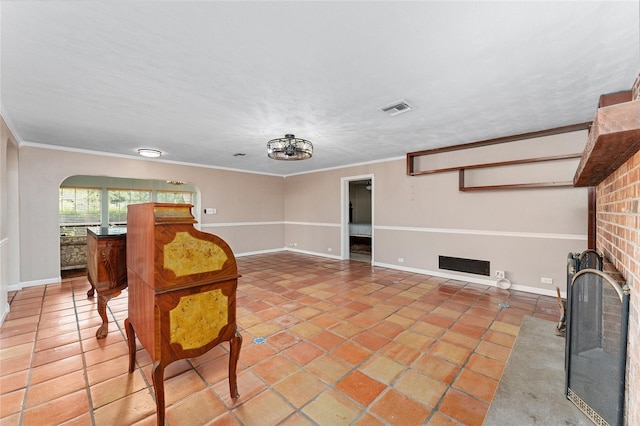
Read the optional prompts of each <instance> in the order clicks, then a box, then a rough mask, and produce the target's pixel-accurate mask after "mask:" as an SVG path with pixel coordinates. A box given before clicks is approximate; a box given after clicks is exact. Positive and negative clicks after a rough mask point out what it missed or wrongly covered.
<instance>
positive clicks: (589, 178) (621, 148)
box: [573, 100, 640, 187]
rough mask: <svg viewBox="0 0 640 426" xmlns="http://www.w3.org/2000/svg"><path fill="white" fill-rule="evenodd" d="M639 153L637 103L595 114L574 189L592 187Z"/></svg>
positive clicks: (603, 109)
mask: <svg viewBox="0 0 640 426" xmlns="http://www.w3.org/2000/svg"><path fill="white" fill-rule="evenodd" d="M638 150H640V100H637V101H631V102H624V103H620V104H615V105H611V106H607V107H603V108H599V109H598V111H597V112H596V116H595V119H594V121H593V125H592V126H591V130H590V132H589V137H588V139H587V145H586V147H585V150H584V153H583V155H582V158H581V160H580V164H578V169H577V170H576V174H575V176H574V178H573V183H574V186H580V187H585V186H596V185H598V184H599V183H600V182H602V181H603V180H604V179H605V178H606V177H607V176H609V175H610V174H611V173H613V172H614V171H615V170H617V169H618V167H620V166H621V165H622V164H624V163H625V162H626V161H627V160H628V159H629V158H631V156H633V155H634V154H635V153H636V152H638Z"/></svg>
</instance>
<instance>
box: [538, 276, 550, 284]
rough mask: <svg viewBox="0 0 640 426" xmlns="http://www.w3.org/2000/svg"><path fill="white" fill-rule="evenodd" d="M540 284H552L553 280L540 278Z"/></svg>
mask: <svg viewBox="0 0 640 426" xmlns="http://www.w3.org/2000/svg"><path fill="white" fill-rule="evenodd" d="M540 282H541V283H542V284H553V278H546V277H542V278H540Z"/></svg>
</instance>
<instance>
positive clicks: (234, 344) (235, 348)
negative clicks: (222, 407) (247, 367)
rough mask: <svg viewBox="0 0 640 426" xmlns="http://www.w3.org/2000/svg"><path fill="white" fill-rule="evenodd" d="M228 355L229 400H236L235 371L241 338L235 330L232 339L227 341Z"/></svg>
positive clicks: (236, 384)
mask: <svg viewBox="0 0 640 426" xmlns="http://www.w3.org/2000/svg"><path fill="white" fill-rule="evenodd" d="M229 346H230V353H229V392H230V393H231V398H234V399H235V398H238V397H239V396H240V394H239V393H238V381H237V375H236V370H237V367H238V358H240V348H241V347H242V336H241V335H240V333H238V330H237V329H236V331H235V333H234V335H233V337H232V338H231V340H230V341H229Z"/></svg>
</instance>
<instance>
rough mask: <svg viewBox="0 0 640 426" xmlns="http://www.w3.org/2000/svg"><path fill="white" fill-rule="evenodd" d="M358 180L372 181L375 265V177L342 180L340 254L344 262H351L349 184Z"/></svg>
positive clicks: (351, 177) (372, 230)
mask: <svg viewBox="0 0 640 426" xmlns="http://www.w3.org/2000/svg"><path fill="white" fill-rule="evenodd" d="M357 180H370V181H371V264H372V265H373V264H374V255H375V246H374V241H375V227H374V224H375V208H374V206H375V191H374V189H375V184H374V175H373V174H366V175H358V176H347V177H343V178H341V179H340V200H341V202H340V235H341V244H340V253H341V254H342V256H341V258H342V260H349V182H353V181H357Z"/></svg>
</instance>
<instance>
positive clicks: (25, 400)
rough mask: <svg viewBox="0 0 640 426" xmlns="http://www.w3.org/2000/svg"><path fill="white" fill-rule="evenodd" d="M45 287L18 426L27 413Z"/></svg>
mask: <svg viewBox="0 0 640 426" xmlns="http://www.w3.org/2000/svg"><path fill="white" fill-rule="evenodd" d="M47 287H48V284H47V285H45V286H44V289H43V291H42V296H41V297H40V311H39V313H38V324H37V325H36V333H35V336H34V337H33V349H31V360H30V361H29V373H28V374H27V381H26V383H25V389H24V397H23V398H22V409H21V410H20V419H19V422H18V424H20V425H22V424H24V413H25V411H27V401H28V397H29V388H30V387H31V376H32V374H33V361H34V360H35V358H36V345H37V343H38V334H39V333H40V321H41V319H42V308H43V306H44V299H45V297H46V293H47ZM17 294H18V293H17V292H16V294H15V295H14V296H13V297H14V298H15V297H16V295H17ZM12 301H13V299H12Z"/></svg>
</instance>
